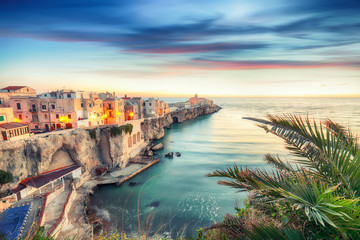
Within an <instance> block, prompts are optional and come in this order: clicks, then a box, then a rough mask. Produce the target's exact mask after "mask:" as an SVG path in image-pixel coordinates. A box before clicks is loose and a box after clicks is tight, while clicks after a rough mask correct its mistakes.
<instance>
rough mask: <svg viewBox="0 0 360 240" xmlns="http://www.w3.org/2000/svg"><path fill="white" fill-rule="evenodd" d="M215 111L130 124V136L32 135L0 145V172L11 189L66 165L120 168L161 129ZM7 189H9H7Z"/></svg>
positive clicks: (98, 132)
mask: <svg viewBox="0 0 360 240" xmlns="http://www.w3.org/2000/svg"><path fill="white" fill-rule="evenodd" d="M219 109H220V108H219V107H218V106H215V107H197V108H191V109H184V110H180V111H176V112H172V113H169V114H166V115H165V116H164V117H161V118H151V119H145V120H134V121H132V124H133V131H132V133H131V134H129V133H127V134H125V133H122V134H121V135H117V136H111V133H110V127H109V126H102V127H98V128H94V129H91V130H90V131H92V136H93V137H90V135H91V134H90V132H89V130H84V129H73V130H64V131H61V132H52V133H49V134H47V135H43V134H41V135H35V136H33V137H31V138H30V139H26V140H18V141H14V142H11V141H3V142H0V169H2V170H5V171H10V172H12V173H13V176H14V182H13V183H12V184H11V185H10V187H14V186H15V185H16V184H17V183H18V181H19V180H22V179H25V178H27V177H29V176H35V175H37V174H39V173H43V172H46V171H49V170H53V169H56V168H59V167H63V166H67V165H70V164H74V163H75V164H78V165H80V166H82V170H83V171H88V172H90V173H91V174H94V172H95V169H96V167H99V166H107V167H109V168H110V169H112V168H115V167H117V166H118V167H124V166H126V164H127V163H128V161H129V158H130V155H131V153H132V152H134V151H135V150H136V149H137V148H140V147H143V146H144V142H146V141H147V140H151V139H160V138H162V137H163V136H164V128H165V127H168V126H169V125H171V124H172V123H173V122H183V121H185V120H188V119H194V118H196V117H197V116H201V115H205V114H209V113H213V112H216V111H218V110H219ZM8 187H9V186H8Z"/></svg>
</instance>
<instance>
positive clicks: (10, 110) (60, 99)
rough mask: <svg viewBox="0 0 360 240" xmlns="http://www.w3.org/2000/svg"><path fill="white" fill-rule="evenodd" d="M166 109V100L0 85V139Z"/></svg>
mask: <svg viewBox="0 0 360 240" xmlns="http://www.w3.org/2000/svg"><path fill="white" fill-rule="evenodd" d="M168 112H170V108H169V105H168V103H166V102H164V101H161V100H159V99H155V98H149V99H147V100H144V99H143V98H142V97H132V98H130V97H127V96H126V95H125V97H117V96H116V94H115V93H109V92H106V93H93V92H84V91H72V90H65V89H64V90H57V91H53V92H46V93H42V94H37V93H36V90H35V89H33V88H31V87H27V86H8V87H5V88H2V89H0V131H1V133H2V134H1V136H0V140H15V139H19V138H26V137H29V136H30V133H31V132H32V133H39V132H48V131H56V130H63V129H70V128H83V127H89V126H97V125H105V124H119V123H123V122H125V121H129V120H134V119H141V118H147V117H159V116H162V115H164V114H165V113H168Z"/></svg>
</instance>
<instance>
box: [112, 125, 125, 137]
mask: <svg viewBox="0 0 360 240" xmlns="http://www.w3.org/2000/svg"><path fill="white" fill-rule="evenodd" d="M121 133H122V128H121V127H115V126H113V127H111V128H110V134H111V136H112V137H116V136H117V135H121Z"/></svg>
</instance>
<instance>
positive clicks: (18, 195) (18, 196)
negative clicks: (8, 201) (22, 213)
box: [16, 192, 21, 201]
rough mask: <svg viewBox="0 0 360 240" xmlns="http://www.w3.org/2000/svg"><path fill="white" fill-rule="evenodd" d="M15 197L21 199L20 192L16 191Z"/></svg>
mask: <svg viewBox="0 0 360 240" xmlns="http://www.w3.org/2000/svg"><path fill="white" fill-rule="evenodd" d="M16 197H17V200H18V201H20V199H21V194H20V192H18V193H17V194H16Z"/></svg>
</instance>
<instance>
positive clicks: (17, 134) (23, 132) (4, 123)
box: [0, 108, 30, 141]
mask: <svg viewBox="0 0 360 240" xmlns="http://www.w3.org/2000/svg"><path fill="white" fill-rule="evenodd" d="M15 120H16V119H15V118H14V114H13V110H12V108H0V132H1V136H0V140H1V141H3V140H8V141H13V140H18V139H25V138H29V137H30V134H29V126H28V125H27V124H23V123H19V122H15Z"/></svg>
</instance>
